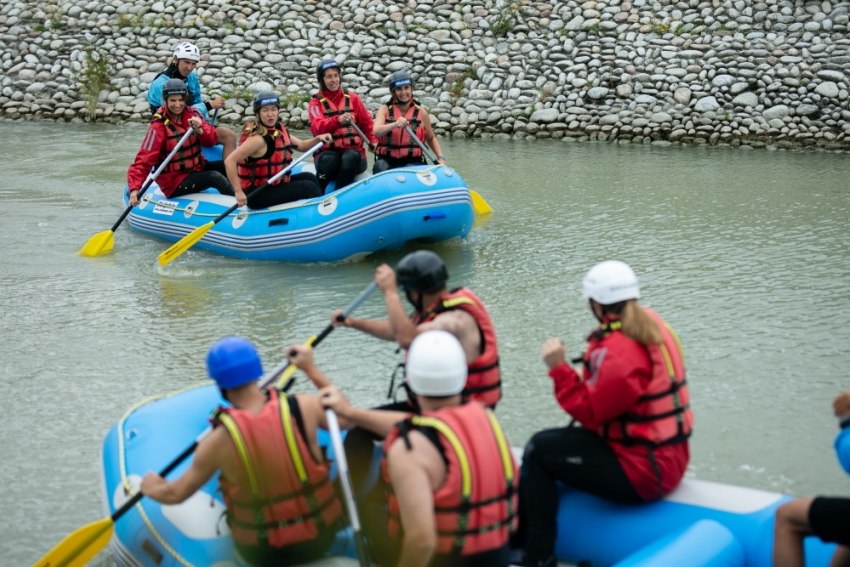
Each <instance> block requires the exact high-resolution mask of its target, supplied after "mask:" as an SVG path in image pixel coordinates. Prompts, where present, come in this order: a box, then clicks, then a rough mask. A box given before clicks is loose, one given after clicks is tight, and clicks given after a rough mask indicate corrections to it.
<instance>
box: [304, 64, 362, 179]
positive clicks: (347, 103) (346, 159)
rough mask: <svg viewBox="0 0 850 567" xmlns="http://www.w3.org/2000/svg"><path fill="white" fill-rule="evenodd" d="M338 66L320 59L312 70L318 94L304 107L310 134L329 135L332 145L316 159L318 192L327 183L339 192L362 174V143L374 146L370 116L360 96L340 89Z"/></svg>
mask: <svg viewBox="0 0 850 567" xmlns="http://www.w3.org/2000/svg"><path fill="white" fill-rule="evenodd" d="M341 73H342V67H340V64H339V63H337V61H336V60H334V59H324V60H322V61H320V62H319V64H318V66H317V67H316V79H317V80H318V82H319V92H318V93H316V94H314V95H313V98H312V99H311V100H310V103H309V105H308V106H307V114H308V116H309V118H310V131H311V132H312V133H313V135H314V136H318V135H320V134H331V135H332V136H333V143H332V144H331V145H330V147H328V148H327V149H324V150H322V151H321V152H320V153H319V155H318V157H317V158H316V173H317V175H318V177H319V183H321V186H322V191H323V192H324V191H325V189H326V187H327V186H328V184H329V183H330V182H331V181H335V182H336V183H335V188H336V189H341V188H343V187H345V186H346V185H349V184H350V183H351V182H352V181H354V177H355V176H356V175H357V174H359V173H363V172H364V171H366V167H367V166H368V162H367V160H366V148H365V144H366V143H367V142H368V144H372V143H374V141H375V140H374V136H373V134H372V114H371V113H370V112H369V111H368V110H367V109H366V107H365V106H364V105H363V101H362V100H361V99H360V96H359V95H358V94H357V93H355V92H352V91H350V90H346V89H343V88H342V75H341ZM353 124H356V125H357V126H358V127H359V128H360V130H361V131H362V132H363V133H364V134H365V135H366V136H367V137H368V138H369V140H367V141H365V142H364V140H363V139H362V138H361V137H360V134H359V133H358V132H357V130H356V129H355V128H354V126H353Z"/></svg>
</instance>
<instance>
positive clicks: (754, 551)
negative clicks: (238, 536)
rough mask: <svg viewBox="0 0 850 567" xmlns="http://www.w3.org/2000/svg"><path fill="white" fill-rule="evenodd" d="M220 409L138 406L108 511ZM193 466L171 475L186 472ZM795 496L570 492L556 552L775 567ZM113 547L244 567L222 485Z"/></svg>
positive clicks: (152, 509) (816, 551)
mask: <svg viewBox="0 0 850 567" xmlns="http://www.w3.org/2000/svg"><path fill="white" fill-rule="evenodd" d="M219 403H220V396H219V393H218V390H217V389H216V388H215V387H214V386H213V385H208V386H203V387H197V388H193V389H189V390H185V391H182V392H179V393H176V394H172V395H169V396H166V397H163V398H159V399H155V400H148V401H145V402H143V403H140V404H137V405H136V406H134V407H133V408H131V409H130V410H129V411H128V412H127V413H126V414H125V415H124V417H122V419H121V420H120V421H119V422H118V423H117V424H116V425H115V426H113V427H112V429H110V431H109V433H108V434H107V436H106V439H105V441H104V445H103V469H102V470H103V496H104V503H105V505H106V512H107V514H110V515H111V514H112V513H113V512H115V510H117V509H118V508H119V507H120V506H121V504H123V503H124V502H125V501H126V500H127V499H128V496H127V494H128V492H127V491H126V490H125V488H124V487H125V486H129V487H131V488H130V490H129V494H131V495H132V494H133V493H134V492H135V487H137V486H138V484H139V482H140V481H141V477H142V476H143V475H144V473H146V472H147V471H158V470H161V469H162V468H163V467H164V466H165V465H166V464H168V463H169V462H171V461H172V460H173V459H174V458H175V457H176V456H177V455H179V454H180V453H181V452H182V451H183V450H184V449H185V448H186V447H188V446H189V445H191V444H192V442H193V441H194V440H195V438H196V437H197V436H198V435H199V434H200V433H201V432H202V431H203V430H204V429H206V427H207V423H208V422H207V418H208V417H209V415H210V412H211V411H212V410H213V409H214V408H215V407H216V406H217V405H218V404H219ZM320 442H321V443H322V444H323V445H328V451H329V457H330V458H333V455H332V450H331V447H330V446H329V445H330V444H329V443H328V439H327V435H322V436H321V437H320ZM189 462H190V461H189V460H187V461H186V462H185V463H183V464H182V465H181V466H180V467H178V469H177V470H176V471H175V472H174V473H172V475H170V477H171V478H175V477H176V476H178V475H180V474H182V472H183V471H184V470H185V469H186V467H187V466H188V463H189ZM788 499H789V497H788V496H785V495H782V494H778V493H774V492H766V491H762V490H755V489H751V488H744V487H740V486H732V485H727V484H718V483H714V482H706V481H701V480H693V479H686V480H685V481H683V482H682V484H681V486H680V487H679V488H678V489H676V490H675V491H674V492H673V493H672V494H670V495H669V496H668V497H667V498H665V499H664V500H661V501H659V502H656V503H653V504H647V505H640V506H624V505H618V504H613V503H611V502H607V501H604V500H600V499H599V498H595V497H592V496H589V495H587V494H584V493H579V492H575V491H564V492H563V493H562V496H561V505H560V510H559V515H558V528H559V537H558V543H557V554H558V557H559V559H560V560H562V561H569V562H577V561H588V562H590V563H591V564H592V565H594V566H598V565H618V566H621V567H622V566H629V567H636V566H676V567H679V566H687V567H694V566H721V565H722V566H727V567H732V566H740V567H769V566H770V565H771V548H772V545H773V518H774V513H775V511H776V507H777V506H779V505H780V504H781V503H783V502H785V501H787V500H788ZM353 549H354V547H353V543H352V541H351V533H350V530H343V531H342V532H340V534H339V537H338V538H337V545H336V547H335V551H334V553H336V554H339V555H342V556H347V557H349V558H351V557H355V554H354V552H353ZM111 550H112V552H113V555H114V556H115V558H116V560H117V562H118V563H119V564H120V565H150V566H158V567H168V566H177V565H183V566H185V565H198V566H201V565H204V566H206V565H216V566H218V567H226V566H230V567H233V566H236V565H239V564H240V563H239V562H238V561H237V559H236V558H235V556H234V553H233V545H232V541H231V539H230V532H229V529H228V526H227V523H226V521H225V506H224V502H223V501H222V499H221V494H220V493H219V492H218V480H217V478H213V479H212V480H210V482H209V483H207V484H206V485H205V486H204V487H203V489H202V491H200V492H198V493H197V494H195V495H194V496H193V497H192V498H190V499H189V500H187V501H186V502H184V503H183V504H179V505H176V506H163V505H160V504H157V503H156V502H154V501H153V500H151V499H149V498H143V499H142V500H141V501H140V502H139V503H138V504H137V505H136V507H135V509H134V510H131V511H129V512H128V513H127V514H125V515H124V516H123V517H122V518H120V519H119V520H118V521H117V522H116V523H115V531H114V536H113V539H112V542H111ZM833 550H834V546H829V545H824V544H822V543H820V542H819V541H818V540H815V539H813V538H810V539H809V540H807V545H806V553H807V559H808V561H807V563H806V565H808V566H809V567H812V566H814V567H826V565H827V564H828V563H829V557H830V555H831V553H832V551H833ZM331 561H333V560H331ZM338 561H346V560H338ZM347 561H352V560H351V559H348V560H347ZM331 564H332V563H331Z"/></svg>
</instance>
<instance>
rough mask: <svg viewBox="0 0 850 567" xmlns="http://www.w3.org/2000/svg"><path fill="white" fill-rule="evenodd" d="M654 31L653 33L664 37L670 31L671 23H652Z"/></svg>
mask: <svg viewBox="0 0 850 567" xmlns="http://www.w3.org/2000/svg"><path fill="white" fill-rule="evenodd" d="M652 31H653V33H657V34H658V35H664V34H665V33H667V32H668V31H670V23H669V22H653V23H652Z"/></svg>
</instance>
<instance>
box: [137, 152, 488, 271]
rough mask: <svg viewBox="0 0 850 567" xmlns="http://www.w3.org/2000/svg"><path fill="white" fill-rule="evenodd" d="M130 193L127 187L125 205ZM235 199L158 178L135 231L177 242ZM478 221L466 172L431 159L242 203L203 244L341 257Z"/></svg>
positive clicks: (244, 251)
mask: <svg viewBox="0 0 850 567" xmlns="http://www.w3.org/2000/svg"><path fill="white" fill-rule="evenodd" d="M205 153H206V152H205ZM210 157H215V156H210ZM312 167H313V166H312V164H308V165H306V166H305V170H307V171H309V170H311V169H312ZM266 190H267V191H273V190H275V189H274V188H269V189H266ZM128 198H129V195H128V193H127V191H126V187H125V191H124V204H125V205H126V204H127V203H128ZM234 203H235V200H234V198H233V197H230V196H226V195H221V194H219V193H218V192H216V191H214V190H207V191H204V192H202V193H197V194H191V195H186V196H183V197H178V198H168V197H166V196H165V195H164V194H163V193H162V191H161V190H160V189H159V187H158V186H157V185H156V183H153V184H152V185H151V188H150V189H149V190H148V191H147V192H146V193H145V194H144V196H143V197H142V201H141V202H140V203H139V205H138V206H136V207H134V208H133V210H132V211H131V212H130V215H129V217H128V220H129V221H130V225H131V226H132V227H133V228H134V229H135V230H138V231H141V232H144V233H147V234H152V235H154V236H158V237H160V238H164V239H166V240H169V241H177V240H180V239H181V238H183V237H184V236H186V235H187V234H189V233H190V232H191V231H192V230H194V229H196V228H198V227H199V226H201V225H203V224H206V223H208V222H209V221H211V220H213V219H215V218H216V217H218V216H219V215H220V214H222V213H223V212H224V211H226V210H227V209H228V208H229V207H230V206H232V205H233V204H234ZM473 222H474V213H473V206H472V199H471V196H470V191H469V188H468V187H467V185H466V183H465V182H464V180H463V179H462V178H461V176H460V175H459V174H458V173H457V172H456V171H454V170H453V169H451V168H450V167H447V166H443V165H434V166H424V165H423V166H414V167H406V168H403V169H393V170H389V171H386V172H384V173H380V174H378V175H373V176H364V177H362V178H360V179H358V180H355V182H354V183H352V184H351V185H349V186H347V187H343V188H342V189H339V190H337V191H332V192H330V193H328V194H327V195H325V196H324V197H316V198H314V199H305V200H300V201H296V202H293V203H286V204H283V205H278V206H275V207H271V208H268V209H249V208H247V207H240V208H239V209H236V210H235V211H234V212H232V213H231V214H230V215H228V217H226V218H224V219H222V220H221V221H219V222H218V223H217V224H216V225H215V226H213V227H212V229H211V230H210V231H209V232H208V233H207V234H206V235H204V237H203V238H202V239H201V240H200V241H199V242H198V243H197V244H196V245H195V246H196V247H198V248H203V249H206V250H211V251H213V252H217V253H219V254H224V255H226V256H235V257H238V258H245V259H249V260H282V261H289V262H337V261H341V260H348V259H358V258H360V257H363V256H366V255H367V254H371V253H373V252H377V251H379V250H386V249H397V248H402V247H403V246H405V245H406V244H407V243H408V242H414V241H415V242H441V241H444V240H450V239H452V238H463V237H466V235H467V234H469V231H470V230H471V229H472V225H473Z"/></svg>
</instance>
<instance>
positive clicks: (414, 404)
mask: <svg viewBox="0 0 850 567" xmlns="http://www.w3.org/2000/svg"><path fill="white" fill-rule="evenodd" d="M401 387H402V388H404V391H405V392H407V403H409V404H410V407H411V408H413V413H415V414H416V415H421V414H422V407H421V406H420V405H419V398H417V397H416V394H415V393H414V392H413V390H411V389H410V384H408V383H407V380H405V381H404V382H402V383H401Z"/></svg>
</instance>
